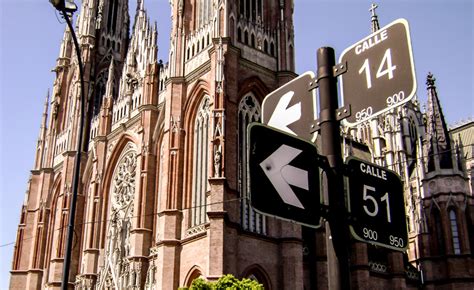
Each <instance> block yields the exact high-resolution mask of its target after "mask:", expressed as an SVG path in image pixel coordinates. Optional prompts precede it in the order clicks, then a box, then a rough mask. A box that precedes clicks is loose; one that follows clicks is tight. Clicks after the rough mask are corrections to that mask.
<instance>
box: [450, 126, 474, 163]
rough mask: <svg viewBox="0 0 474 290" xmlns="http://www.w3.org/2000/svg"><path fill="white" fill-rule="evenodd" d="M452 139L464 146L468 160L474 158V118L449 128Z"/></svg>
mask: <svg viewBox="0 0 474 290" xmlns="http://www.w3.org/2000/svg"><path fill="white" fill-rule="evenodd" d="M449 134H450V135H451V138H452V140H454V141H457V142H459V145H460V146H462V147H463V151H464V156H466V159H467V160H471V159H474V120H471V121H469V122H467V123H464V124H462V125H458V126H457V127H454V128H451V129H450V130H449Z"/></svg>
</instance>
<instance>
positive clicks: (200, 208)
mask: <svg viewBox="0 0 474 290" xmlns="http://www.w3.org/2000/svg"><path fill="white" fill-rule="evenodd" d="M209 103H210V97H209V96H208V95H204V96H203V97H202V100H201V102H200V104H199V107H198V110H197V111H196V116H195V118H194V125H193V136H192V143H193V145H192V160H191V163H192V177H191V180H192V188H191V193H192V197H191V202H192V210H191V227H193V226H197V225H200V224H203V223H205V222H207V221H208V219H207V191H208V189H209V185H208V177H209V139H210V136H209V126H210V104H209ZM191 163H190V164H191Z"/></svg>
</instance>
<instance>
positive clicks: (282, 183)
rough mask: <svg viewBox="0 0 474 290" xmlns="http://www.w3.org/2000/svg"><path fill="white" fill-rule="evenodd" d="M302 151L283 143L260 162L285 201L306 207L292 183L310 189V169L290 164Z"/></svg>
mask: <svg viewBox="0 0 474 290" xmlns="http://www.w3.org/2000/svg"><path fill="white" fill-rule="evenodd" d="M301 152H302V150H299V149H296V148H293V147H290V146H288V145H281V146H280V148H278V149H277V150H276V151H275V152H273V153H272V155H270V156H268V157H267V159H265V160H263V161H262V163H260V167H261V168H262V169H263V172H265V175H266V176H267V177H268V179H269V180H270V182H271V183H272V184H273V187H275V189H276V191H277V192H278V194H279V195H280V197H281V198H282V199H283V202H285V203H287V204H290V205H292V206H296V207H299V208H302V209H304V206H303V205H302V204H301V202H300V200H299V199H298V197H297V196H296V194H295V193H294V192H293V190H292V189H291V187H290V184H291V185H294V186H297V187H299V188H302V189H306V190H309V186H308V171H305V170H302V169H300V168H296V167H294V166H291V165H289V164H288V163H290V162H291V161H292V160H293V159H295V158H296V156H298V155H299V154H300V153H301Z"/></svg>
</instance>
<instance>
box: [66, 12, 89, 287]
mask: <svg viewBox="0 0 474 290" xmlns="http://www.w3.org/2000/svg"><path fill="white" fill-rule="evenodd" d="M62 14H63V16H64V19H65V20H66V23H67V25H68V27H69V30H70V31H71V35H72V39H73V41H74V47H75V49H76V56H77V62H78V65H79V77H80V81H81V100H80V103H81V112H80V120H79V128H78V130H77V135H78V136H77V147H76V159H75V160H74V175H73V178H72V198H71V204H70V209H69V223H68V227H67V241H66V252H65V256H64V267H63V279H62V282H61V289H63V290H66V289H67V288H68V280H69V268H70V264H71V252H72V241H73V238H74V220H75V215H76V203H77V189H78V187H79V180H80V179H79V174H80V171H81V170H80V169H81V152H82V137H83V133H84V132H83V131H84V129H83V128H84V114H85V110H84V108H85V97H84V68H83V67H82V59H81V49H80V47H79V43H78V41H77V37H76V34H75V33H74V28H73V27H72V24H71V20H70V19H69V16H68V15H67V13H66V10H65V8H64V7H63V9H62Z"/></svg>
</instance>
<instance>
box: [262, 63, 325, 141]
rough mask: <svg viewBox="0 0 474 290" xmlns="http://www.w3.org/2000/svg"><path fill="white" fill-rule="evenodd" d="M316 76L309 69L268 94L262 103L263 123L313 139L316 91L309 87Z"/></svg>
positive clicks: (314, 134) (314, 137) (314, 136)
mask: <svg viewBox="0 0 474 290" xmlns="http://www.w3.org/2000/svg"><path fill="white" fill-rule="evenodd" d="M313 79H314V73H313V72H311V71H308V72H305V73H304V74H302V75H300V76H299V77H297V78H295V79H293V80H291V81H289V82H288V83H286V84H284V85H283V86H281V87H279V88H278V89H276V90H274V91H273V92H271V93H270V94H268V95H267V96H266V97H265V99H264V100H263V104H262V123H264V124H268V125H269V126H271V127H274V128H277V129H280V130H282V131H284V132H286V133H289V134H293V135H297V136H299V137H301V138H304V139H306V140H312V141H314V140H315V139H316V133H313V134H312V133H311V124H313V123H314V120H316V119H317V118H316V117H315V112H317V110H316V108H315V106H316V94H315V90H311V91H309V90H308V88H309V83H310V82H311V81H312V80H313Z"/></svg>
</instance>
